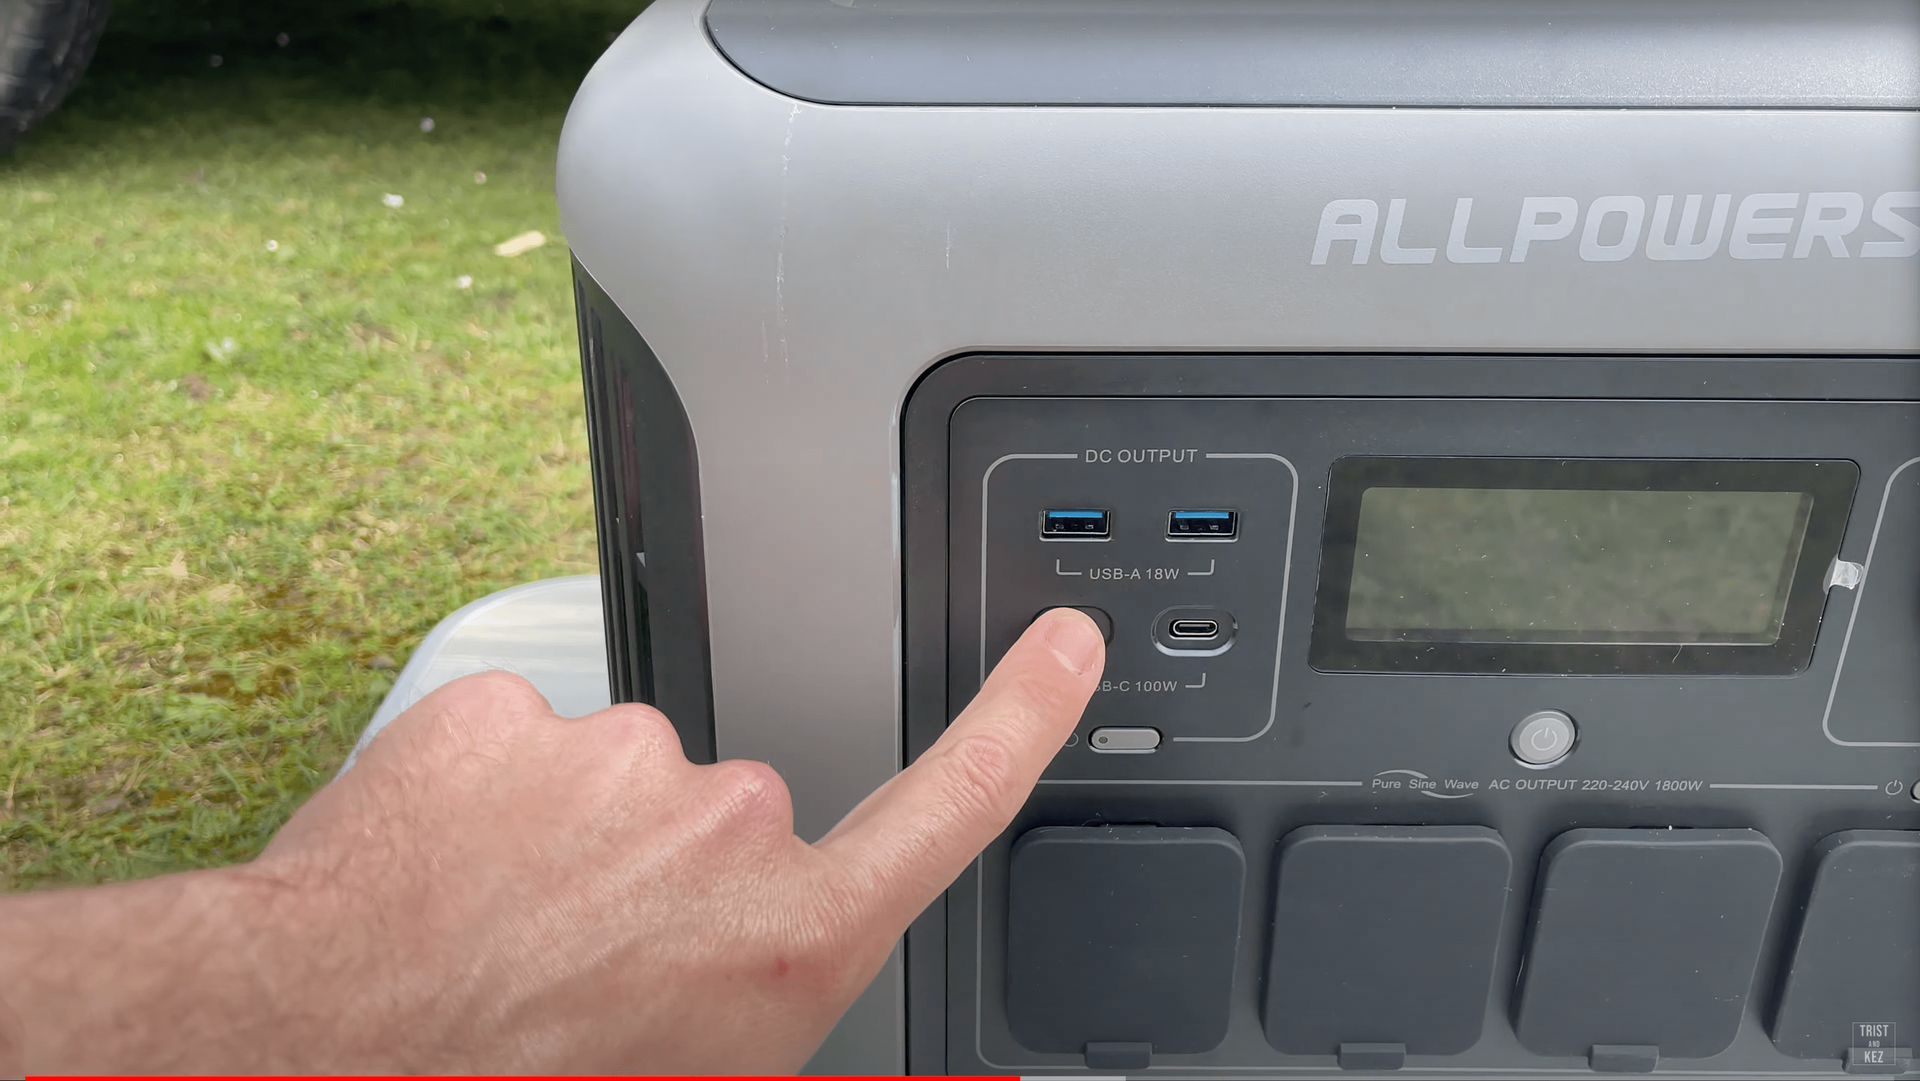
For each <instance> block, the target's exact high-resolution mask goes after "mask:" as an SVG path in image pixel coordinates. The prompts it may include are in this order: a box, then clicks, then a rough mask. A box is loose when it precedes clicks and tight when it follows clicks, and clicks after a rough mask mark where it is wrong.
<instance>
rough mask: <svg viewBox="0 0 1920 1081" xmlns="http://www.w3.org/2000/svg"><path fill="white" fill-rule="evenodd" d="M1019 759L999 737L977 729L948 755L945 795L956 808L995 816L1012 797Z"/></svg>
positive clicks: (973, 813) (1003, 809)
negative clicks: (978, 731) (976, 731)
mask: <svg viewBox="0 0 1920 1081" xmlns="http://www.w3.org/2000/svg"><path fill="white" fill-rule="evenodd" d="M1019 761H1020V760H1019V758H1018V756H1016V755H1015V754H1014V753H1013V751H1012V749H1011V748H1009V747H1008V746H1007V745H1006V742H1005V741H1004V740H1002V739H1000V737H998V736H996V735H993V734H990V733H985V732H980V733H975V734H973V735H970V736H968V737H967V738H966V739H964V740H961V741H960V742H959V743H958V744H956V745H955V746H954V748H953V751H952V753H950V754H949V755H947V761H946V766H945V770H944V772H945V774H946V780H947V785H946V787H947V798H948V800H949V801H950V802H951V803H952V804H953V805H954V807H955V809H956V810H960V811H962V812H964V813H968V814H971V815H975V816H979V817H992V816H998V815H1000V814H1001V813H1003V811H1005V810H1006V809H1007V803H1008V802H1009V800H1010V799H1011V798H1012V795H1013V792H1012V789H1013V780H1014V777H1015V774H1016V772H1017V771H1018V769H1019Z"/></svg>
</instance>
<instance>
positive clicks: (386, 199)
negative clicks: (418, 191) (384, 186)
mask: <svg viewBox="0 0 1920 1081" xmlns="http://www.w3.org/2000/svg"><path fill="white" fill-rule="evenodd" d="M380 201H381V202H383V203H385V204H387V205H388V206H405V205H406V202H407V201H406V200H405V199H403V198H401V197H400V196H398V195H395V194H394V193H392V192H388V193H386V194H385V195H382V196H381V197H380Z"/></svg>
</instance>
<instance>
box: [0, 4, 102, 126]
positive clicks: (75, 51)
mask: <svg viewBox="0 0 1920 1081" xmlns="http://www.w3.org/2000/svg"><path fill="white" fill-rule="evenodd" d="M112 7H113V4H112V0H0V155H4V154H7V153H9V152H11V151H12V150H13V146H14V144H15V143H16V142H17V141H18V140H19V138H20V136H21V134H22V133H23V132H25V131H26V130H27V129H28V128H30V127H32V126H33V125H34V124H35V123H37V122H38V121H39V120H40V118H42V117H44V116H46V115H47V114H48V113H50V112H52V111H53V110H54V107H55V106H57V105H59V104H60V101H61V99H62V98H65V97H66V96H67V92H68V91H70V90H72V89H73V87H74V84H75V83H78V82H79V81H80V74H81V72H84V71H85V70H86V69H87V62H88V61H89V60H92V59H93V50H94V47H95V46H97V45H99V43H100V31H101V29H102V28H104V27H105V26H106V24H107V13H108V12H109V11H110V10H111V9H112Z"/></svg>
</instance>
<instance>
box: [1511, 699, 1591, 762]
mask: <svg viewBox="0 0 1920 1081" xmlns="http://www.w3.org/2000/svg"><path fill="white" fill-rule="evenodd" d="M1575 735H1576V729H1575V728H1574V726H1573V718H1572V717H1569V716H1567V715H1566V714H1564V713H1562V712H1560V711H1559V710H1557V709H1543V710H1541V711H1540V712H1538V713H1530V714H1528V715H1527V716H1526V717H1525V718H1524V719H1522V720H1521V722H1520V723H1519V724H1517V725H1514V726H1513V735H1512V736H1511V737H1509V738H1508V740H1507V744H1508V746H1510V747H1512V748H1513V756H1514V757H1515V758H1518V759H1519V760H1520V761H1521V763H1522V764H1524V765H1528V766H1533V767H1535V768H1542V767H1546V766H1551V765H1553V764H1554V763H1556V762H1558V761H1560V760H1561V759H1563V758H1565V757H1567V755H1568V754H1570V753H1572V751H1573V743H1574V738H1575Z"/></svg>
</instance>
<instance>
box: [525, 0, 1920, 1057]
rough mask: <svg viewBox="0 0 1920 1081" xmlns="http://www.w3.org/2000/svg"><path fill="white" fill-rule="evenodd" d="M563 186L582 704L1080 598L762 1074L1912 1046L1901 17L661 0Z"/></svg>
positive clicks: (570, 161)
mask: <svg viewBox="0 0 1920 1081" xmlns="http://www.w3.org/2000/svg"><path fill="white" fill-rule="evenodd" d="M558 177H559V179H558V188H559V200H560V208H561V214H562V219H563V224H564V227H565V231H566V235H567V237H568V241H569V244H570V245H571V247H572V251H573V255H574V259H575V263H574V276H575V278H574V280H575V288H576V297H577V302H578V304H577V306H578V313H579V324H580V339H581V352H582V359H583V365H584V372H585V382H586V390H587V401H588V423H589V426H590V429H591V436H592V446H593V475H594V489H595V505H596V508H597V515H598V525H599V538H600V559H601V570H602V575H601V580H602V586H603V597H604V603H605V614H606V636H607V644H608V662H609V665H610V678H611V682H612V688H611V691H612V694H613V697H614V699H615V700H616V701H645V702H651V703H653V704H655V705H657V706H659V707H660V708H661V709H662V710H663V711H664V712H665V713H666V714H667V715H668V716H669V717H670V718H671V719H672V720H673V722H674V723H675V725H676V726H677V728H678V730H679V733H680V735H681V738H682V740H683V742H684V745H685V748H686V751H687V753H688V755H689V756H690V757H692V758H693V759H695V760H696V761H702V760H704V761H712V760H714V759H715V758H716V757H721V758H734V757H741V758H753V759H760V760H764V761H766V762H769V763H771V764H772V765H773V766H774V767H775V768H776V769H778V770H779V772H780V773H781V774H782V775H783V776H784V777H785V779H786V780H787V782H788V784H789V785H790V786H791V789H792V792H793V797H794V800H795V804H796V807H795V811H796V816H797V817H796V828H797V829H798V830H799V832H800V833H801V835H802V836H804V837H806V838H809V839H812V838H815V837H818V836H819V835H821V834H823V833H824V832H825V831H826V830H827V829H828V828H829V827H831V826H832V825H833V823H834V822H835V821H836V820H837V819H838V818H839V817H840V816H841V815H842V814H844V813H845V812H846V811H847V810H849V809H850V808H851V807H853V806H854V804H856V803H857V802H858V801H859V800H860V799H861V798H863V797H864V796H866V795H867V794H868V793H869V792H871V791H872V790H873V789H874V788H876V787H877V786H879V785H880V784H881V783H882V782H884V781H885V780H886V779H887V778H888V777H889V776H891V775H892V774H894V773H895V772H897V771H898V770H899V769H901V768H902V766H903V765H904V764H906V763H909V762H911V761H912V760H913V759H914V757H915V755H917V754H919V753H920V752H921V751H923V750H924V749H925V748H926V747H927V746H928V745H929V744H930V743H931V742H932V741H933V740H934V739H935V738H936V737H937V736H938V735H939V733H940V732H941V731H942V729H943V726H944V725H946V724H947V723H948V722H949V721H950V719H951V718H952V717H953V716H954V715H955V714H957V712H958V711H959V710H960V709H961V708H962V707H963V706H964V705H965V704H966V703H967V701H968V700H969V698H970V697H971V696H972V695H973V693H974V692H975V691H976V690H977V688H978V687H979V685H980V682H981V680H982V679H983V677H984V675H985V673H986V672H987V671H988V670H989V669H990V668H991V667H992V666H993V664H994V662H995V660H996V659H997V658H998V657H999V656H1000V655H1001V653H1002V652H1003V651H1004V650H1005V649H1006V648H1007V647H1008V645H1009V644H1010V643H1011V642H1012V641H1013V640H1014V639H1015V638H1016V637H1017V635H1018V634H1019V633H1020V631H1021V630H1022V629H1023V628H1024V627H1025V626H1026V625H1027V624H1028V623H1029V622H1030V621H1031V620H1032V619H1033V618H1034V617H1035V615H1036V614H1037V613H1039V612H1042V611H1044V610H1046V609H1048V608H1051V607H1054V606H1059V605H1070V606H1074V607H1079V608H1082V609H1084V610H1086V611H1087V612H1088V613H1089V614H1091V615H1093V616H1094V617H1095V618H1096V620H1098V621H1099V622H1100V623H1101V625H1102V627H1103V629H1104V630H1106V631H1107V633H1108V634H1109V637H1110V645H1109V647H1108V659H1107V664H1106V669H1105V672H1104V675H1103V677H1102V681H1101V684H1100V689H1099V691H1098V692H1097V693H1096V694H1095V696H1094V700H1093V703H1092V705H1091V706H1090V707H1089V708H1088V709H1087V711H1086V715H1085V718H1084V721H1083V723H1082V724H1081V725H1080V726H1079V727H1078V729H1077V730H1076V732H1075V734H1074V736H1073V737H1072V738H1071V739H1070V740H1068V741H1067V744H1066V745H1065V746H1064V747H1063V748H1062V749H1061V751H1060V753H1059V755H1058V757H1057V758H1056V759H1055V760H1054V761H1053V763H1052V765H1051V767H1050V768H1049V769H1048V770H1047V772H1046V775H1045V777H1044V779H1043V780H1042V781H1041V783H1040V785H1039V787H1038V789H1037V790H1036V792H1035V794H1034V796H1033V798H1032V799H1031V801H1030V802H1029V803H1028V804H1027V806H1026V807H1025V809H1024V810H1023V811H1022V812H1021V814H1020V816H1019V818H1018V820H1017V821H1016V822H1015V823H1014V825H1013V826H1012V828H1011V829H1009V830H1008V831H1007V833H1006V834H1005V835H1004V836H1003V837H1001V838H1000V839H999V840H998V841H996V842H995V843H994V844H993V845H992V846H991V847H989V848H988V849H987V850H986V851H985V852H984V853H983V854H982V855H981V856H980V858H979V859H978V861H977V862H976V863H974V864H973V866H972V868H971V869H970V870H969V871H968V872H967V873H966V874H965V875H963V876H962V877H961V878H960V879H959V880H958V881H957V882H956V883H955V885H954V886H953V888H952V889H950V890H949V891H948V892H947V894H946V896H945V897H944V899H943V900H942V901H941V902H939V903H937V904H935V905H934V906H933V907H932V908H930V909H929V910H928V911H927V912H926V913H925V914H924V916H923V917H922V918H921V919H920V920H919V921H918V923H917V924H916V925H915V926H914V927H913V929H912V931H911V932H910V933H909V935H908V937H907V938H906V940H905V941H904V943H903V944H902V946H901V949H900V950H899V951H898V953H897V954H896V956H895V958H894V960H893V961H892V962H891V963H890V964H889V965H888V967H887V969H886V970H885V971H884V972H883V973H882V974H881V976H880V978H879V979H878V980H877V981H876V982H875V983H874V985H873V986H872V987H871V988H870V989H869V990H868V992H867V993H866V995H865V996H864V997H863V998H862V999H861V1000H860V1001H859V1002H858V1003H857V1004H856V1005H855V1007H854V1008H853V1010H852V1011H851V1012H849V1014H848V1015H847V1016H846V1018H845V1019H844V1020H843V1021H842V1023H841V1024H840V1026H839V1027H838V1028H837V1029H836V1030H835V1031H834V1033H833V1035H832V1036H831V1037H830V1038H829V1039H828V1041H827V1043H826V1044H825V1045H824V1046H823V1047H822V1048H821V1050H820V1052H819V1053H818V1054H817V1055H816V1056H815V1059H814V1061H813V1063H812V1064H811V1066H810V1068H811V1069H814V1070H819V1071H826V1072H836V1073H857V1072H890V1073H897V1072H911V1073H933V1074H940V1073H957V1074H992V1073H1010V1074H1028V1075H1032V1074H1046V1075H1055V1074H1058V1075H1063V1076H1065V1075H1075V1074H1086V1073H1094V1074H1103V1075H1116V1074H1125V1075H1148V1076H1185V1077H1206V1078H1242V1077H1244V1078H1313V1077H1343V1076H1354V1075H1356V1073H1358V1074H1366V1073H1378V1074H1381V1075H1383V1076H1421V1077H1432V1078H1440V1077H1462V1076H1480V1077H1489V1076H1497V1077H1562V1076H1576V1075H1589V1074H1592V1073H1594V1072H1596V1071H1597V1072H1602V1073H1607V1072H1637V1073H1652V1074H1656V1075H1661V1076H1671V1077H1682V1076H1685V1077H1747V1078H1752V1077H1809V1078H1811V1077H1827V1076H1835V1075H1840V1074H1843V1073H1869V1074H1872V1073H1881V1074H1897V1073H1900V1072H1902V1071H1904V1070H1907V1069H1909V1067H1910V1064H1911V1062H1912V1055H1911V1051H1910V1048H1912V1047H1913V1046H1914V1044H1915V1042H1916V1041H1920V802H1917V801H1916V799H1915V795H1914V785H1915V782H1916V781H1920V257H1916V253H1917V252H1920V4H1916V3H1914V2H1912V0H1833V2H1827V3H1801V2H1793V0H1734V2H1721V0H1665V2H1640V0H1351V2H1344V3H1333V2H1326V0H1273V2H1242V0H656V2H655V3H653V4H652V5H651V6H650V7H649V8H648V9H647V10H646V11H645V13H644V14H643V15H641V16H640V18H639V19H638V20H637V21H636V22H635V23H634V24H633V26H632V27H631V28H630V29H629V30H627V32H626V33H625V34H624V35H623V36H621V37H620V38H619V39H618V40H617V41H616V42H615V43H614V44H613V45H612V46H611V47H610V48H609V50H608V52H607V53H606V55H605V57H604V58H603V59H602V60H601V61H600V62H599V64H598V66H596V67H595V68H594V70H593V72H592V74H591V75H590V76H588V78H587V80H586V82H585V84H584V85H583V86H582V88H581V91H580V94H579V96H578V98H577V100H576V101H575V103H574V105H573V108H572V111H571V112H570V114H569V116H568V118H567V124H566V128H565V133H564V135H563V137H562V140H561V146H560V155H559V174H558Z"/></svg>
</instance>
